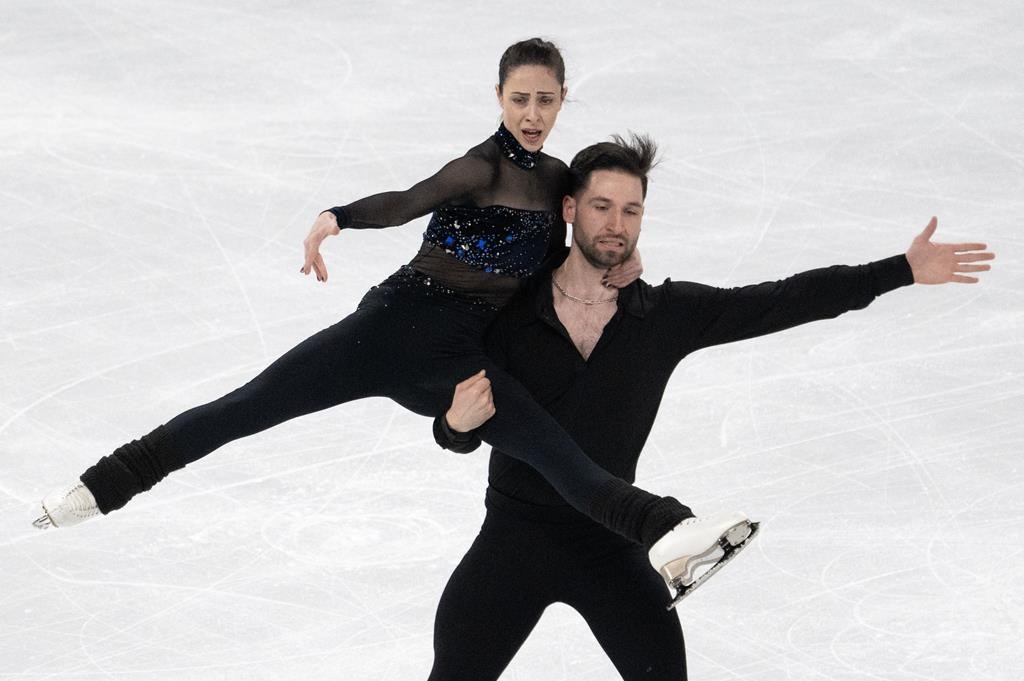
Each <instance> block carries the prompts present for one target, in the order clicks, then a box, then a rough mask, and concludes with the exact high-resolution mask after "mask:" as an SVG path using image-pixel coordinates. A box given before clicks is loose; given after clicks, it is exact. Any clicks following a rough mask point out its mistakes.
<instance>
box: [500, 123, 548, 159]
mask: <svg viewBox="0 0 1024 681" xmlns="http://www.w3.org/2000/svg"><path fill="white" fill-rule="evenodd" d="M494 140H495V141H496V142H497V143H498V146H499V147H501V152H502V154H504V155H505V157H506V158H508V159H511V160H512V162H513V163H515V164H516V165H517V166H519V167H520V168H525V169H526V170H532V169H533V168H535V167H537V156H538V154H540V150H539V149H538V150H537V151H536V152H532V151H527V150H526V148H525V147H524V146H523V145H522V144H520V143H519V140H517V139H516V138H515V135H513V134H512V133H510V132H509V131H508V128H506V127H505V123H504V122H502V123H500V124H498V132H496V133H494Z"/></svg>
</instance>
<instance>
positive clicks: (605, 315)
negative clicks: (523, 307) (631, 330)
mask: <svg viewBox="0 0 1024 681" xmlns="http://www.w3.org/2000/svg"><path fill="white" fill-rule="evenodd" d="M574 256H575V257H574ZM605 271H606V270H604V269H598V268H596V267H594V266H593V265H591V264H590V263H589V262H587V260H586V259H584V258H583V257H582V256H581V255H579V253H577V252H576V249H573V250H571V251H569V257H567V258H566V259H565V262H564V263H562V266H561V267H559V268H558V269H556V270H555V271H554V272H552V273H551V277H552V284H553V288H554V290H553V291H552V296H553V297H554V298H553V299H554V306H555V314H556V315H557V316H558V320H559V321H560V322H562V326H563V327H565V330H566V331H567V332H568V333H569V338H571V339H572V342H573V345H575V346H576V349H577V350H578V351H579V353H580V355H581V356H582V357H583V359H590V353H592V352H593V351H594V348H595V347H597V342H598V341H599V340H600V338H601V334H602V332H603V331H604V327H605V325H606V324H607V323H608V320H610V319H611V318H612V317H613V316H614V315H615V310H616V309H617V306H616V303H615V300H616V299H617V298H618V291H617V290H616V289H613V288H612V289H609V288H607V287H605V286H604V285H603V284H602V283H601V280H602V279H603V278H604V274H605Z"/></svg>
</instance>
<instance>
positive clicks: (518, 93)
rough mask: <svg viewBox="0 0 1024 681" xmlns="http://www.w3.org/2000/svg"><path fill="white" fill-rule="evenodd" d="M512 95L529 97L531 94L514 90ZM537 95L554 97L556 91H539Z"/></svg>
mask: <svg viewBox="0 0 1024 681" xmlns="http://www.w3.org/2000/svg"><path fill="white" fill-rule="evenodd" d="M512 94H514V95H529V94H530V93H529V92H522V91H520V90H513V91H512ZM537 94H538V95H553V94H555V93H554V91H548V90H537Z"/></svg>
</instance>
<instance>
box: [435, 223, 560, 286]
mask: <svg viewBox="0 0 1024 681" xmlns="http://www.w3.org/2000/svg"><path fill="white" fill-rule="evenodd" d="M553 221H554V214H553V213H551V212H550V211H544V210H524V209H522V208H509V207H507V206H486V207H484V208H475V207H469V206H444V207H442V208H439V209H437V210H436V211H434V215H433V217H431V218H430V224H428V225H427V231H426V232H425V233H424V234H423V239H424V240H425V241H429V242H430V243H432V244H434V245H436V246H440V247H441V248H444V249H445V250H446V251H447V252H449V253H451V254H452V255H454V256H455V257H456V258H458V259H459V260H461V261H462V262H464V263H466V264H467V265H472V266H473V267H477V268H479V269H481V270H483V271H485V272H493V273H494V274H502V275H505V276H509V277H528V276H530V275H531V274H533V273H534V272H536V271H537V268H538V267H540V264H541V262H542V261H543V260H544V256H545V255H546V254H547V250H548V239H549V238H550V235H551V226H552V223H553Z"/></svg>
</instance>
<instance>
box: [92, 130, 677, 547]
mask: <svg viewBox="0 0 1024 681" xmlns="http://www.w3.org/2000/svg"><path fill="white" fill-rule="evenodd" d="M567 180H568V171H567V168H566V166H565V164H564V163H562V162H561V161H559V160H558V159H555V158H553V157H551V156H548V155H546V154H543V153H539V152H538V153H536V154H531V153H529V152H527V151H526V150H525V149H523V148H522V147H521V146H519V145H518V143H516V140H515V138H514V137H513V136H512V135H511V134H510V133H509V132H508V131H507V130H505V129H504V128H501V129H499V131H498V132H497V133H496V134H495V135H494V136H493V137H491V138H489V139H488V140H486V141H484V142H483V143H482V144H479V145H477V146H476V147H473V148H472V149H470V150H469V151H468V152H467V153H466V154H465V155H464V156H462V157H461V158H458V159H455V160H454V161H451V162H450V163H448V164H447V165H445V166H444V167H443V168H442V169H441V170H440V171H439V172H438V173H437V174H435V175H434V176H432V177H430V178H428V179H426V180H423V181H422V182H420V183H418V184H416V185H415V186H413V187H412V188H410V189H408V190H406V191H402V192H386V193H383V194H376V195H374V196H370V197H367V198H364V199H360V200H359V201H355V202H353V203H350V204H348V205H346V206H343V207H339V208H334V209H331V210H332V212H333V213H334V214H335V215H336V216H337V218H338V223H339V225H340V226H341V228H342V230H345V229H360V228H380V227H387V226H392V225H400V224H404V223H406V222H408V221H409V220H412V219H414V218H417V217H420V216H422V215H425V214H426V213H428V212H431V211H434V216H433V219H432V220H431V222H430V226H429V227H428V228H427V233H426V235H425V239H424V242H423V246H422V247H421V249H420V251H419V253H417V254H416V256H415V257H414V258H413V260H412V261H411V262H410V263H409V265H406V266H404V267H402V268H401V269H399V271H398V272H396V273H395V274H394V275H392V276H391V277H389V278H388V279H386V280H385V281H384V282H382V283H381V284H380V285H378V286H375V287H373V288H372V289H371V290H370V291H369V292H368V293H367V294H366V295H365V296H364V297H363V299H362V301H361V302H360V303H359V306H358V307H357V309H356V311H355V312H353V313H352V314H351V315H349V316H348V317H346V318H345V319H342V320H341V321H340V322H338V323H337V324H334V325H333V326H331V327H329V328H327V329H324V330H323V331H321V332H319V333H317V334H315V335H314V336H312V337H310V338H308V339H306V340H305V341H303V342H302V343H300V344H299V345H297V346H296V347H294V348H293V349H292V350H290V351H288V352H287V353H286V354H285V355H283V356H282V357H281V358H279V359H278V360H276V361H275V362H274V363H273V364H271V365H270V366H269V367H267V368H266V369H265V370H264V371H263V372H261V373H260V374H259V375H258V376H256V377H255V378H254V379H253V380H251V381H250V382H249V383H247V384H246V385H244V386H242V387H241V388H238V389H237V390H235V391H233V392H231V393H229V394H227V395H225V396H224V397H221V398H220V399H218V400H215V401H213V402H210V403H209V404H205V405H203V406H200V407H196V408H194V409H190V410H188V411H186V412H184V413H182V414H180V415H178V416H176V417H174V418H173V419H171V420H170V421H169V422H168V423H167V424H166V425H164V426H160V427H159V428H157V429H156V430H154V431H153V432H152V433H150V434H148V435H146V436H144V437H142V438H141V439H139V440H136V441H133V442H130V443H128V444H126V445H124V446H122V447H120V448H118V449H117V450H115V451H114V453H113V454H111V455H109V456H106V457H104V458H103V459H101V460H100V461H99V462H98V463H97V464H96V465H95V466H93V467H92V468H90V469H89V470H87V471H86V472H85V473H84V474H83V475H82V481H83V482H84V483H85V484H86V486H87V487H88V488H89V489H90V491H92V493H93V495H94V496H95V497H96V500H97V502H98V505H99V508H100V510H101V511H102V512H103V513H108V512H110V511H111V510H114V509H117V508H120V507H121V506H123V505H124V504H125V503H127V502H128V500H129V499H130V498H131V497H132V496H133V495H134V494H136V493H138V492H140V491H144V490H147V489H149V488H150V487H152V485H153V484H155V483H156V482H158V481H159V480H160V479H162V478H163V477H164V476H166V475H167V474H168V473H170V472H171V471H174V470H176V469H178V468H182V467H183V466H185V465H187V464H189V463H192V462H193V461H196V460H197V459H199V458H201V457H203V456H205V455H206V454H208V453H210V452H212V451H213V450H215V449H217V448H218V447H220V446H222V445H224V444H226V443H228V442H230V441H232V440H235V439H238V438H241V437H244V436H247V435H251V434H253V433H257V432H259V431H261V430H264V429H266V428H270V427H272V426H274V425H277V424H279V423H282V422H283V421H286V420H288V419H291V418H295V417H297V416H301V415H303V414H308V413H311V412H314V411H319V410H321V409H326V408H328V407H332V406H335V405H337V404H341V403H344V402H348V401H351V400H355V399H360V398H363V397H370V396H384V397H389V398H391V399H393V400H394V401H396V402H398V403H399V404H401V405H402V406H404V407H406V408H407V409H410V410H411V411H414V412H416V413H418V414H422V415H425V416H431V417H433V416H436V415H438V414H441V413H443V412H444V411H445V410H446V409H447V407H448V403H449V401H450V399H451V396H452V393H453V390H454V387H455V384H456V383H458V382H459V381H461V380H463V379H465V378H467V377H469V376H471V375H473V374H475V373H477V372H478V371H480V370H481V369H486V371H487V375H488V377H489V378H490V380H491V384H492V390H493V392H494V396H495V404H496V406H497V414H496V415H495V417H494V418H492V419H490V420H489V421H488V422H487V423H486V424H485V425H484V426H483V427H482V428H480V429H479V431H478V434H479V435H480V437H481V438H482V439H483V440H484V441H486V442H488V443H490V444H492V445H494V446H495V447H497V448H499V449H500V450H501V451H503V452H506V453H507V454H509V455H510V456H513V457H517V458H519V459H521V460H522V461H524V462H526V463H528V464H529V465H530V466H532V467H533V468H534V469H536V470H537V471H538V472H540V473H541V474H542V475H543V476H544V477H545V478H546V479H547V480H548V481H549V482H550V483H551V484H552V486H553V487H554V488H555V489H557V490H558V492H559V493H560V494H561V495H562V496H563V497H564V498H565V500H566V501H567V502H568V503H570V504H571V505H572V506H573V507H575V508H576V509H577V510H579V511H581V512H583V513H585V514H587V515H589V516H591V517H593V518H594V519H595V520H597V521H598V522H600V523H602V524H604V525H606V526H607V527H609V528H610V529H612V530H614V531H616V532H618V533H620V534H622V535H624V536H626V537H627V538H629V539H631V540H633V541H636V542H640V543H644V544H651V543H653V541H655V540H656V539H657V538H659V537H660V536H661V535H663V534H664V533H665V532H667V531H668V530H669V529H670V528H671V527H672V526H673V525H674V524H675V523H677V522H678V521H680V520H682V519H683V518H685V517H688V516H690V515H691V514H690V512H689V509H687V508H686V507H685V506H682V505H681V504H679V503H678V502H677V501H675V500H674V499H671V498H661V497H656V496H654V495H651V494H648V493H647V492H644V491H643V490H640V489H637V488H635V487H633V486H632V485H630V484H628V483H626V482H624V481H623V480H621V479H619V478H617V477H615V476H612V475H611V474H609V473H608V472H606V471H605V470H604V469H602V468H600V467H599V466H598V465H597V464H595V463H594V462H593V461H592V460H591V459H590V458H589V457H588V456H587V455H586V454H584V453H583V451H581V450H580V448H579V447H578V446H577V445H576V443H575V442H574V441H573V440H572V439H571V438H570V437H569V436H568V435H567V434H566V433H565V432H564V431H563V430H562V428H561V427H559V426H558V424H557V423H556V422H555V421H554V419H552V418H551V416H550V415H549V414H548V413H547V412H546V411H545V410H544V409H542V408H541V407H539V406H537V404H536V403H535V402H534V401H533V399H532V398H531V397H530V395H529V393H528V392H527V391H526V390H525V389H524V388H523V387H522V386H520V385H519V383H517V382H516V381H514V380H513V379H511V378H510V377H509V376H508V375H507V374H506V373H505V372H503V371H501V370H500V369H499V368H498V367H497V366H496V365H495V364H494V363H493V362H492V361H491V360H490V359H489V358H488V357H487V355H486V354H485V353H484V351H483V348H482V344H481V338H482V336H483V332H484V329H485V328H486V326H487V325H488V323H489V322H490V321H491V319H492V318H493V316H494V314H495V312H496V311H497V308H498V306H499V305H501V304H503V303H505V302H506V301H507V300H508V299H509V298H510V297H511V296H512V294H513V293H514V292H515V290H516V289H517V288H518V287H519V284H520V282H521V281H522V278H523V277H525V276H527V275H529V274H531V273H532V272H534V271H536V270H537V269H538V268H539V267H540V266H541V261H542V259H543V258H544V256H545V253H548V252H552V251H559V252H561V251H562V250H563V249H564V244H565V224H564V222H562V220H561V217H560V206H561V199H562V196H563V195H564V193H565V191H566V185H567Z"/></svg>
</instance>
